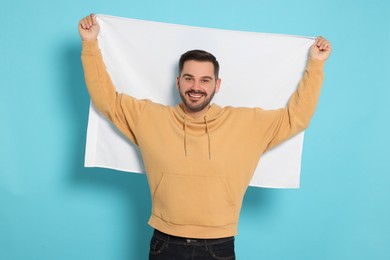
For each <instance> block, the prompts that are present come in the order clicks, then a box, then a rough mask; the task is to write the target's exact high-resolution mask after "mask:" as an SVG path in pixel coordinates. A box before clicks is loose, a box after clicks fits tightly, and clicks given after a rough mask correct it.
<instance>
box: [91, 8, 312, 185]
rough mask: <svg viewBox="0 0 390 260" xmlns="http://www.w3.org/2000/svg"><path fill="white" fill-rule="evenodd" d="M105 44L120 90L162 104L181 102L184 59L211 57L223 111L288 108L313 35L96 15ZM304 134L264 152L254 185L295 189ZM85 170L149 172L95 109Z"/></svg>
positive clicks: (107, 60)
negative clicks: (197, 54) (196, 52)
mask: <svg viewBox="0 0 390 260" xmlns="http://www.w3.org/2000/svg"><path fill="white" fill-rule="evenodd" d="M97 17H98V23H99V24H100V28H101V30H100V34H99V46H100V48H101V50H102V53H103V59H104V61H105V64H106V67H107V70H108V72H109V74H110V76H111V78H112V81H113V82H114V85H115V86H116V88H117V90H118V92H124V93H127V94H129V95H131V96H134V97H136V98H140V99H145V98H146V99H151V100H153V101H155V102H158V103H162V104H170V105H175V104H177V103H178V102H180V98H179V96H178V94H177V90H176V87H175V78H176V76H177V63H178V59H179V57H180V55H181V54H182V53H184V52H186V51H188V50H191V49H202V50H206V51H209V52H211V53H213V54H214V55H215V56H216V57H217V59H218V61H219V63H220V66H221V71H220V78H221V79H222V85H221V89H220V91H219V93H218V94H216V96H215V98H214V101H213V102H214V103H216V104H219V105H221V106H226V105H230V106H244V107H262V108H264V109H276V108H280V107H284V106H285V105H286V104H287V101H288V99H289V97H290V95H291V94H292V93H293V91H294V90H295V89H296V87H297V86H298V83H299V80H300V79H301V77H302V75H303V71H304V69H305V66H306V62H307V55H308V50H309V48H310V46H311V45H312V44H313V42H314V38H312V37H298V36H290V35H275V34H264V33H253V32H241V31H228V30H218V29H210V28H199V27H191V26H182V25H174V24H166V23H158V22H151V21H141V20H134V19H127V18H121V17H113V16H107V15H98V16H97ZM302 145H303V133H301V134H299V135H297V136H295V137H293V138H291V139H289V140H288V141H286V142H284V143H283V144H281V145H279V146H277V147H275V148H274V149H272V150H271V151H269V152H267V153H265V155H263V157H262V158H261V160H260V163H259V165H258V167H257V170H256V172H255V175H254V177H253V178H252V181H251V184H250V185H251V186H259V187H273V188H297V187H299V182H300V165H301V155H302ZM85 166H86V167H105V168H112V169H116V170H121V171H128V172H134V173H142V172H144V167H143V163H142V158H141V155H140V153H139V151H138V148H137V147H136V146H135V145H133V144H132V143H130V142H129V141H128V140H126V139H125V137H124V136H123V135H122V134H120V133H119V131H117V130H116V129H115V127H114V126H112V125H111V124H110V123H109V122H108V121H107V120H106V119H105V118H104V117H103V116H102V115H100V114H99V112H97V111H96V109H95V108H94V107H93V105H91V107H90V113H89V122H88V130H87V144H86V156H85Z"/></svg>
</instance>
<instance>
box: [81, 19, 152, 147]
mask: <svg viewBox="0 0 390 260" xmlns="http://www.w3.org/2000/svg"><path fill="white" fill-rule="evenodd" d="M78 29H79V33H80V37H81V39H82V53H81V60H82V63H83V68H84V77H85V83H86V85H87V89H88V92H89V95H90V97H91V100H92V102H93V104H94V105H95V107H96V108H97V109H98V110H99V111H100V112H101V113H102V114H103V115H104V116H105V117H106V118H107V119H108V120H110V121H111V122H112V123H113V124H114V125H115V126H116V127H117V128H118V129H119V130H120V131H121V132H122V133H123V134H124V135H125V136H126V137H128V138H129V139H130V140H131V141H132V142H134V143H135V144H137V140H136V133H135V126H136V124H137V121H138V120H139V118H140V117H141V114H142V111H143V109H144V107H145V104H146V103H147V101H141V100H137V99H135V98H133V97H130V96H128V95H125V94H120V93H118V92H117V91H116V88H115V86H114V84H113V83H112V81H111V78H110V75H109V74H108V72H107V70H106V66H105V64H104V61H103V58H102V54H101V51H100V49H99V46H98V41H97V37H98V34H99V31H100V27H99V24H98V22H97V21H96V17H95V15H93V14H91V15H89V16H86V17H84V18H82V19H81V20H80V22H79V25H78Z"/></svg>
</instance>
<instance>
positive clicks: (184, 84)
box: [176, 50, 221, 117]
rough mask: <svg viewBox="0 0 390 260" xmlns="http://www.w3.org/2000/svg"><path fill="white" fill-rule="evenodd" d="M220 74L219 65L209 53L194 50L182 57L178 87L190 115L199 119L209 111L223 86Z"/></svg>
mask: <svg viewBox="0 0 390 260" xmlns="http://www.w3.org/2000/svg"><path fill="white" fill-rule="evenodd" d="M218 74H219V63H218V61H217V59H216V58H215V57H214V56H213V55H212V54H210V53H208V52H205V51H202V50H193V51H188V52H186V53H184V54H183V55H182V56H181V58H180V60H179V76H178V77H177V78H176V86H177V88H178V91H179V94H180V97H181V99H182V101H183V106H182V108H183V109H184V110H185V112H186V113H187V114H188V115H191V116H192V117H199V116H201V115H202V114H204V113H205V112H206V111H207V109H208V107H209V105H210V102H211V100H212V99H213V97H214V95H215V93H217V92H218V90H219V87H220V85H221V79H219V78H218Z"/></svg>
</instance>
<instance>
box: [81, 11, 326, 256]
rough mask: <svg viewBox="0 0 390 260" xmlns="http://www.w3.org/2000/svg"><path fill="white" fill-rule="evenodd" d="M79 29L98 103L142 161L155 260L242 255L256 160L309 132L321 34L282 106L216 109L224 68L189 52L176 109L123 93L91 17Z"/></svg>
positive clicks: (322, 57) (322, 50) (322, 53)
mask: <svg viewBox="0 0 390 260" xmlns="http://www.w3.org/2000/svg"><path fill="white" fill-rule="evenodd" d="M79 32H80V36H81V39H82V56H81V57H82V62H83V68H84V74H85V81H86V85H87V88H88V91H89V94H90V96H91V99H92V102H93V103H94V105H95V106H96V108H97V109H99V111H100V112H101V113H102V114H103V115H104V116H105V117H106V118H107V119H108V120H110V121H111V122H112V123H113V124H114V125H115V126H116V127H117V128H118V129H119V130H120V131H121V132H122V133H123V134H124V135H125V136H126V137H127V138H128V139H129V140H130V141H131V142H133V143H134V144H136V145H137V146H138V147H139V149H140V151H141V154H142V158H143V160H144V164H145V169H146V176H147V178H148V183H149V188H150V194H151V197H152V213H151V216H150V219H149V225H151V226H152V227H153V228H154V229H155V231H154V234H153V237H152V239H151V243H150V253H149V256H150V259H175V260H176V259H235V252H234V239H235V238H234V236H235V235H236V234H237V226H238V219H239V215H240V210H241V206H242V200H243V197H244V194H245V191H246V189H247V187H248V185H249V182H250V180H251V178H252V175H253V173H254V171H255V169H256V166H257V163H258V161H259V160H260V158H261V156H262V155H263V154H264V153H265V152H266V151H268V150H269V149H270V148H272V147H274V146H275V145H277V144H279V143H281V142H283V141H284V140H286V139H288V138H290V137H291V136H293V135H295V134H297V133H299V132H301V131H302V130H304V129H305V128H306V127H308V125H309V122H310V119H311V117H312V116H313V114H314V111H315V107H316V104H317V101H318V98H319V94H320V90H321V85H322V81H323V66H324V63H325V61H326V59H327V58H328V57H329V55H330V53H331V45H330V43H329V42H328V41H327V40H326V39H324V38H322V37H318V38H317V40H316V41H315V43H314V44H313V45H312V46H311V48H310V53H309V59H308V62H307V66H306V71H305V73H304V75H303V77H302V79H301V81H300V83H299V86H298V88H297V90H296V91H295V92H294V94H293V95H292V96H291V98H290V100H289V102H288V104H287V106H286V107H285V108H280V109H276V110H264V109H261V108H259V107H257V108H235V107H220V106H218V105H216V104H211V101H212V99H213V96H214V94H215V93H217V92H218V91H219V89H220V86H221V80H220V79H219V77H218V72H219V64H218V62H217V60H216V58H215V57H214V56H213V55H212V54H210V53H208V52H205V51H200V50H193V51H189V52H186V53H184V54H183V55H182V56H181V58H180V60H179V75H178V76H177V78H176V85H177V89H178V91H179V93H180V97H181V99H182V102H181V103H180V104H178V105H176V106H173V107H172V106H165V105H162V104H157V103H155V102H152V101H150V100H138V99H136V98H134V97H131V96H129V95H126V94H123V93H118V92H117V91H116V89H115V86H114V85H113V83H112V81H111V79H110V76H109V74H108V73H107V71H106V67H105V65H104V62H103V59H102V55H101V52H100V49H99V47H98V43H97V36H98V33H99V24H98V23H97V21H96V18H95V16H94V15H89V16H87V17H84V18H83V19H81V20H80V22H79ZM281 75H282V72H281ZM140 87H142V86H140ZM281 163H282V162H281Z"/></svg>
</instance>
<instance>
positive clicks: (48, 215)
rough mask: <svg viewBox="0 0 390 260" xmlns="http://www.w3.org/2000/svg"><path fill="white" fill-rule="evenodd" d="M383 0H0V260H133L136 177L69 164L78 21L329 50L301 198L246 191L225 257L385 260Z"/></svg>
mask: <svg viewBox="0 0 390 260" xmlns="http://www.w3.org/2000/svg"><path fill="white" fill-rule="evenodd" d="M389 3H390V2H388V1H386V0H382V1H379V0H376V1H375V0H373V1H362V0H347V1H341V0H328V1H309V0H304V1H287V0H285V1H280V0H279V1H278V0H276V1H269V0H267V1H254V0H253V1H248V0H241V1H222V0H218V1H211V0H208V1H205V0H199V1H179V0H172V1H151V0H143V1H129V0H127V1H124V0H122V1H120V0H112V1H75V0H67V1H49V0H37V1H27V0H24V1H22V0H13V1H5V0H1V4H0V6H1V7H0V24H1V32H0V74H1V76H0V87H1V91H0V110H1V121H0V124H1V127H0V259H4V260H13V259H15V260H22V259H23V260H24V259H26V260H33V259H37V260H46V259H47V260H49V259H50V260H53V259H56V260H57V259H59V260H69V259H72V260H78V259H83V260H84V259H94V260H100V259H102V260H125V259H136V260H138V259H146V258H147V254H148V244H149V239H150V235H151V233H152V230H151V228H150V227H149V226H148V225H147V220H148V217H149V212H150V198H149V191H148V187H147V183H146V179H145V176H143V175H135V174H129V173H123V172H116V171H111V170H106V169H96V168H92V169H86V168H84V167H83V160H84V149H85V148H84V147H85V137H86V126H87V116H88V106H89V98H88V94H87V92H86V89H85V85H84V79H83V72H82V68H81V63H80V49H81V46H80V39H79V36H78V32H77V23H78V21H79V19H80V18H81V17H82V16H85V15H87V14H88V13H89V12H91V11H93V12H95V13H103V14H109V15H116V16H124V17H129V18H137V19H146V20H154V21H161V22H169V23H179V24H185V25H195V26H204V27H214V28H222V29H234V30H245V31H259V32H270V33H283V34H297V35H306V36H317V35H323V36H326V37H327V38H328V39H329V40H330V41H331V42H332V44H333V53H332V56H331V58H330V59H329V61H328V62H327V64H326V71H325V72H326V78H325V83H324V89H323V92H322V96H321V100H320V103H319V105H318V110H317V112H316V114H315V117H314V119H313V121H312V123H311V126H310V128H309V130H308V131H307V132H306V139H305V145H304V153H303V163H302V182H301V186H302V188H301V189H299V190H271V189H258V188H249V190H248V192H247V194H246V197H245V201H244V204H243V210H242V214H241V218H240V226H239V235H238V236H237V240H236V252H237V257H238V259H268V260H269V259H272V260H273V259H275V260H286V259H299V260H302V259H304V260H305V259H320V260H323V259H332V260H333V259H343V260H345V259H354V260H356V259H362V260H363V259H364V260H365V259H390V247H389V244H390V216H389V215H390V203H389V198H390V188H389V187H390V170H389V159H390V158H389V157H390V152H389V146H390V137H389V133H390V123H389V122H390V116H389V112H390V108H389V101H390V90H389V89H390V76H389V75H390V66H389V58H390V48H389V46H390V21H389V16H388V15H389V13H390V4H389ZM253 80H254V81H256V77H255V76H254V77H253Z"/></svg>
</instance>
